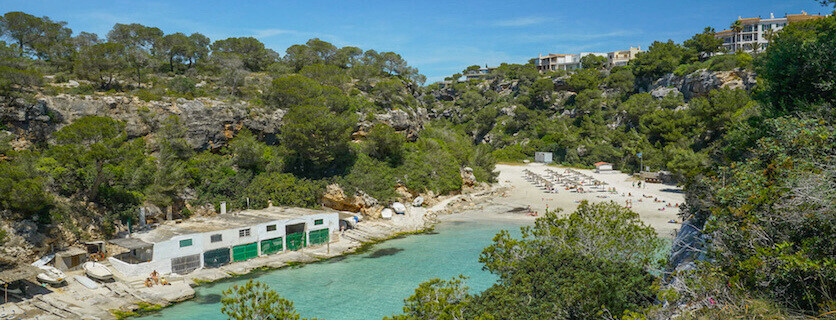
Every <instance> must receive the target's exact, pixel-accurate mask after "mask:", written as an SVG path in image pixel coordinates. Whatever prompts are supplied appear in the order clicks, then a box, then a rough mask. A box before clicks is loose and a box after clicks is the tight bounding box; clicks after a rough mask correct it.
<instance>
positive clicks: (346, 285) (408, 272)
mask: <svg viewBox="0 0 836 320" xmlns="http://www.w3.org/2000/svg"><path fill="white" fill-rule="evenodd" d="M521 225H522V224H521V222H508V221H451V222H444V223H441V224H439V225H438V226H437V227H436V229H435V232H434V233H433V234H421V235H412V236H407V237H404V238H400V239H394V240H390V241H387V242H384V243H381V244H379V245H376V246H375V247H374V248H372V250H370V251H369V252H366V253H363V254H359V255H351V256H347V257H340V258H335V259H331V260H328V261H326V262H320V263H314V264H308V265H304V266H302V267H298V268H292V269H281V270H274V271H268V272H261V273H256V274H251V275H247V276H243V277H237V278H235V279H233V280H226V281H221V282H217V283H214V284H210V285H204V286H200V287H198V288H196V291H197V295H196V297H195V299H193V300H190V301H187V302H183V303H180V304H178V305H175V306H172V307H170V308H166V309H164V310H162V311H161V312H159V313H155V314H151V315H148V316H146V317H143V318H141V319H200V320H213V319H225V317H224V315H223V314H222V313H221V312H220V310H221V306H220V298H221V292H222V291H224V290H226V289H228V288H229V287H231V286H233V285H235V284H241V283H245V282H246V281H247V280H249V279H251V278H255V279H256V280H258V281H261V282H264V283H266V284H268V285H269V286H270V287H271V288H272V289H273V290H275V291H276V292H278V293H279V294H280V295H281V296H282V297H284V298H286V299H290V300H292V301H293V303H294V305H295V307H296V310H297V311H299V313H301V315H302V317H305V318H319V319H347V320H351V319H381V318H382V317H384V316H390V315H393V314H396V313H400V312H401V308H402V307H403V299H404V298H406V297H408V296H410V295H411V294H412V293H413V292H414V290H415V288H417V287H418V284H420V283H421V282H424V281H427V280H429V279H432V278H441V279H449V278H451V277H453V276H456V275H459V274H463V275H465V276H468V277H470V279H468V281H467V284H468V286H469V287H471V289H472V290H473V291H474V292H479V291H482V290H485V289H487V288H488V287H490V286H491V285H493V283H494V282H495V281H496V279H497V278H496V276H494V275H492V274H490V273H488V272H486V271H483V270H482V269H481V268H482V265H481V264H479V261H478V260H479V253H481V252H482V249H483V248H484V247H486V246H487V245H489V244H490V243H491V239H492V238H493V236H494V235H495V234H496V233H497V232H498V231H499V230H502V229H506V230H509V231H511V234H512V235H519V227H520V226H521Z"/></svg>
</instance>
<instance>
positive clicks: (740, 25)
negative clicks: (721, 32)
mask: <svg viewBox="0 0 836 320" xmlns="http://www.w3.org/2000/svg"><path fill="white" fill-rule="evenodd" d="M729 28H731V30H732V31H734V42H737V41H738V40H739V39H738V37H740V35H738V33H740V31H742V30H743V22H740V20H735V21H734V22H733V23H732V24H731V26H730V27H729ZM734 46H735V47H737V44H736V43H735V44H734Z"/></svg>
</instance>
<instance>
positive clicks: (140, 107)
mask: <svg viewBox="0 0 836 320" xmlns="http://www.w3.org/2000/svg"><path fill="white" fill-rule="evenodd" d="M254 109H255V108H253V107H251V106H249V105H248V104H246V103H243V102H234V103H230V102H223V101H218V100H212V99H205V98H199V99H195V100H186V99H177V100H168V101H151V102H146V101H142V100H139V99H138V98H136V97H126V96H72V95H64V94H62V95H58V96H49V97H38V98H37V101H36V102H35V103H29V104H27V103H25V102H23V101H20V100H18V101H14V102H12V103H9V104H7V105H5V106H3V107H0V121H1V122H2V123H4V124H5V125H6V126H7V128H8V129H9V130H10V131H12V132H13V133H15V134H17V135H18V136H21V137H24V138H26V139H29V140H31V141H46V140H47V139H48V138H49V136H50V134H51V133H52V132H54V131H56V130H58V129H60V128H61V127H62V126H64V125H67V124H70V123H72V122H73V121H75V120H76V119H78V118H81V117H84V116H108V117H111V118H113V119H116V120H120V121H123V122H125V124H126V126H125V129H126V131H127V133H128V135H130V136H131V137H143V136H147V135H149V134H152V133H153V132H154V131H156V130H157V129H158V128H160V127H161V126H162V123H163V122H164V121H165V120H166V119H168V118H169V117H171V116H177V117H179V118H180V121H181V123H182V124H183V126H184V127H185V129H186V140H187V141H188V142H189V144H190V145H191V146H192V147H194V148H196V149H212V148H218V147H221V146H223V145H225V144H226V142H227V141H229V140H230V139H231V138H232V137H233V136H234V133H235V132H237V131H238V130H241V129H242V128H245V127H246V128H249V129H250V130H252V131H254V132H256V133H261V134H265V135H272V134H274V133H276V132H278V128H279V127H280V125H281V120H282V117H284V114H285V111H284V110H281V109H276V110H268V109H266V108H264V109H260V110H254Z"/></svg>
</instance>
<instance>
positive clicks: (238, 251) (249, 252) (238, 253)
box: [232, 242, 258, 261]
mask: <svg viewBox="0 0 836 320" xmlns="http://www.w3.org/2000/svg"><path fill="white" fill-rule="evenodd" d="M257 256H258V243H257V242H253V243H248V244H242V245H240V246H234V247H232V261H244V260H247V259H250V258H255V257H257Z"/></svg>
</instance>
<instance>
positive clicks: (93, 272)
mask: <svg viewBox="0 0 836 320" xmlns="http://www.w3.org/2000/svg"><path fill="white" fill-rule="evenodd" d="M81 267H82V268H84V273H86V274H87V276H88V277H90V278H93V279H96V280H100V281H109V280H111V279H113V272H110V270H109V269H108V268H107V267H105V266H104V265H103V264H101V263H98V262H93V261H88V262H85V263H84V264H83V265H82V266H81Z"/></svg>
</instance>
